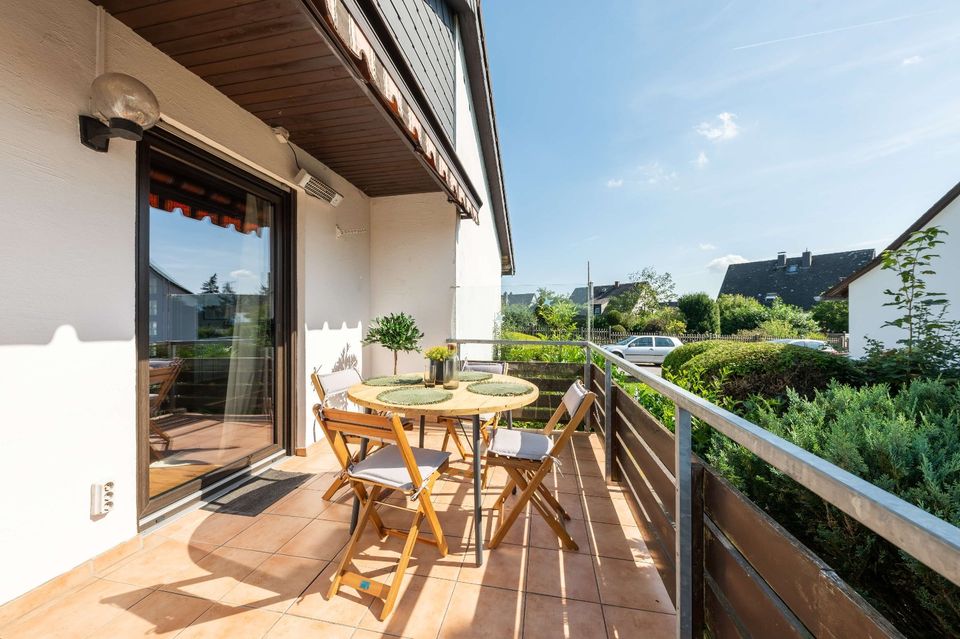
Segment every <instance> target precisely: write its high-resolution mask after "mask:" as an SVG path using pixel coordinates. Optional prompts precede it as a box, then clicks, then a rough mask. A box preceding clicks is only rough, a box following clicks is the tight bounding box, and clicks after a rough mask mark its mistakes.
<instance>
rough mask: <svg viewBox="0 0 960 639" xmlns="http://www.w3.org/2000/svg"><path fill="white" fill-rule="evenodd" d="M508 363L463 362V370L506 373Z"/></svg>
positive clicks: (497, 373)
mask: <svg viewBox="0 0 960 639" xmlns="http://www.w3.org/2000/svg"><path fill="white" fill-rule="evenodd" d="M507 368H508V364H507V363H506V362H464V363H463V370H465V371H473V372H477V373H494V374H496V375H506V374H507Z"/></svg>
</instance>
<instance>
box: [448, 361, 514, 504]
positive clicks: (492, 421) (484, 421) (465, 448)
mask: <svg viewBox="0 0 960 639" xmlns="http://www.w3.org/2000/svg"><path fill="white" fill-rule="evenodd" d="M507 366H508V365H507V363H506V362H468V363H465V364H464V365H463V370H465V371H475V372H479V373H495V374H498V375H506V374H507ZM471 420H472V417H441V418H440V419H439V421H440V424H441V425H442V426H443V427H444V428H445V429H446V432H445V433H444V434H443V446H441V449H442V450H447V444H448V443H449V442H451V441H452V442H453V445H454V446H455V447H456V449H457V452H458V453H460V459H462V460H463V461H465V462H469V461H470V460H472V459H473V454H474V451H473V441H472V439H473V438H472V437H468V436H467V431H466V424H469V423H470V421H471ZM499 423H500V413H484V414H481V415H480V437H481V438H482V439H483V444H484V446H489V445H490V431H491V430H492V429H495V428H496V427H497V426H498V425H499ZM471 428H472V426H471ZM465 444H466V445H465ZM447 474H450V475H459V476H460V477H468V478H469V477H473V464H469V465H468V466H467V467H466V468H457V467H453V466H451V467H450V469H449V470H448V471H447ZM483 485H484V486H486V485H487V470H486V468H484V469H483Z"/></svg>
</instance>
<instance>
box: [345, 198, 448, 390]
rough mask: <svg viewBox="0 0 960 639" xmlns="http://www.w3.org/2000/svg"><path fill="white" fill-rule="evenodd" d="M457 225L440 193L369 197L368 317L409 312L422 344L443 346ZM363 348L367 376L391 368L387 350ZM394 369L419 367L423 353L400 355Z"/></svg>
mask: <svg viewBox="0 0 960 639" xmlns="http://www.w3.org/2000/svg"><path fill="white" fill-rule="evenodd" d="M456 224H457V217H456V213H455V211H454V208H453V205H452V204H450V203H449V202H447V196H446V195H445V194H442V193H422V194H416V195H398V196H393V197H380V198H373V199H372V200H371V201H370V278H371V285H370V314H371V318H374V317H379V316H382V315H389V314H390V313H400V312H404V313H407V314H408V315H412V316H413V318H414V319H415V320H416V321H417V324H418V326H420V329H421V330H422V331H423V332H424V335H425V336H424V338H423V345H424V346H425V347H429V346H436V345H438V344H443V343H444V342H445V341H446V340H447V338H449V337H450V336H451V335H452V330H453V325H454V283H455V266H454V251H455V234H456ZM351 240H352V238H351V239H348V240H347V241H351ZM365 350H366V352H367V355H368V357H369V359H370V362H371V368H370V373H371V374H376V375H383V374H389V373H392V372H393V354H392V353H391V352H390V351H388V350H386V349H385V348H383V347H381V346H379V345H371V346H367V347H366V348H365ZM398 370H399V371H401V372H402V371H407V372H409V371H420V370H423V356H422V355H421V354H419V353H415V352H414V353H400V355H399V365H398Z"/></svg>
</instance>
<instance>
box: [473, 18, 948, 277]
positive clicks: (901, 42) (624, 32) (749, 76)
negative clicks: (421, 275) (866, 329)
mask: <svg viewBox="0 0 960 639" xmlns="http://www.w3.org/2000/svg"><path fill="white" fill-rule="evenodd" d="M483 10H484V20H485V35H486V39H487V48H488V56H489V61H490V68H491V75H492V83H493V91H494V100H495V106H496V114H497V124H498V128H499V133H500V145H501V153H502V156H503V170H504V174H505V180H506V190H507V198H508V205H509V209H510V219H511V226H512V232H513V241H514V248H515V252H516V271H517V274H516V275H515V276H513V277H505V278H503V287H504V290H505V291H511V292H529V291H534V290H536V289H537V288H539V287H541V286H544V287H547V288H551V289H553V290H556V291H560V292H568V291H570V290H572V289H573V288H574V287H575V286H583V285H584V284H585V281H586V262H587V260H590V262H591V270H592V275H593V277H592V279H593V281H594V283H595V284H606V283H612V282H613V281H614V280H620V281H625V280H627V278H628V275H629V274H630V273H633V272H636V271H639V270H640V269H641V268H643V267H645V266H652V267H654V268H655V269H657V270H658V271H668V272H670V273H671V274H672V275H673V277H674V279H675V281H676V282H677V289H678V292H680V293H684V292H693V291H700V290H702V291H706V292H708V293H710V294H711V295H716V294H717V292H718V290H719V288H720V283H721V281H722V280H723V274H724V272H725V270H726V265H727V264H729V263H735V262H738V261H745V260H747V261H752V260H762V259H773V258H775V257H776V254H777V252H779V251H786V252H787V253H788V255H790V256H797V255H799V254H800V253H801V252H802V251H804V250H805V249H810V250H811V251H813V253H814V255H816V254H817V253H827V252H833V251H843V250H852V249H860V248H875V249H878V250H879V249H882V248H883V247H885V246H886V245H887V244H888V243H889V242H890V241H892V240H893V238H895V237H896V236H897V235H899V234H900V233H902V232H903V230H904V229H906V227H907V226H909V225H910V224H911V223H912V222H913V221H914V220H916V218H918V217H919V216H920V215H921V214H922V213H923V212H924V211H926V210H927V209H928V208H929V207H930V206H932V205H933V203H934V202H936V201H937V200H938V199H939V198H940V197H941V196H942V195H943V194H945V193H946V192H947V191H948V190H949V189H950V188H951V187H953V185H954V184H956V183H957V182H958V181H960V3H957V2H955V1H950V0H939V1H934V0H912V1H911V2H902V1H901V2H890V1H887V2H881V1H867V0H857V1H856V2H826V1H824V2H819V1H804V0H794V1H789V2H788V1H786V0H776V1H771V0H766V1H762V2H761V1H753V0H751V1H747V0H733V1H728V2H723V1H717V2H703V1H700V2H696V1H693V0H690V1H684V2H667V1H664V0H656V1H638V0H632V1H615V0H604V1H603V2H592V3H585V2H582V1H580V2H573V1H572V0H549V1H548V0H522V1H516V0H486V2H484V4H483ZM814 259H815V258H814Z"/></svg>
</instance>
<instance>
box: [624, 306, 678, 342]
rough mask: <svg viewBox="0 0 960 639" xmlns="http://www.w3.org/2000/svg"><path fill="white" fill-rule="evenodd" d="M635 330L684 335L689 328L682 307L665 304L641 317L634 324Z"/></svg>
mask: <svg viewBox="0 0 960 639" xmlns="http://www.w3.org/2000/svg"><path fill="white" fill-rule="evenodd" d="M633 330H635V331H637V332H640V333H665V334H667V335H682V334H683V333H685V332H686V330H687V324H686V321H685V320H684V319H683V313H681V312H680V309H678V308H676V307H674V306H664V307H663V308H660V309H657V310H656V311H654V312H653V313H650V314H649V315H647V316H646V317H643V318H641V319H640V320H639V321H638V322H637V323H636V324H634V326H633Z"/></svg>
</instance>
